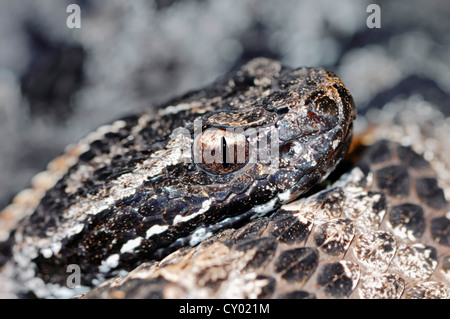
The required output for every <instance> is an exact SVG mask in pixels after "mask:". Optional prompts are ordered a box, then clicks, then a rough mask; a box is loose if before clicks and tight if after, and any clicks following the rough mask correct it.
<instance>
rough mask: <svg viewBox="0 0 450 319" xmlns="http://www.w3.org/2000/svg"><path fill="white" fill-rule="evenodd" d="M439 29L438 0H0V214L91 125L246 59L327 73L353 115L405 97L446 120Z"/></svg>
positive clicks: (449, 10)
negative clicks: (376, 22) (372, 23)
mask: <svg viewBox="0 0 450 319" xmlns="http://www.w3.org/2000/svg"><path fill="white" fill-rule="evenodd" d="M70 3H76V4H78V5H79V6H80V8H81V29H69V28H67V26H66V19H67V17H68V16H69V13H67V12H66V8H67V5H68V4H70ZM370 3H376V4H378V5H379V6H380V8H381V28H379V29H369V28H368V27H367V25H366V19H367V17H368V16H369V14H370V13H367V12H366V8H367V6H368V5H369V4H370ZM449 31H450V2H449V1H448V0H441V1H438V0H434V1H362V0H339V1H332V0H320V1H317V0H305V1H299V0H281V1H264V0H191V1H180V0H178V1H177V0H130V1H124V0H78V1H75V0H40V1H35V0H0V209H1V208H2V207H3V206H5V205H7V204H8V203H9V201H10V200H11V199H12V197H13V196H14V194H16V193H17V192H18V191H20V190H21V189H23V188H25V187H29V185H30V179H31V177H32V176H33V175H34V174H36V173H37V172H39V171H42V170H44V169H45V167H46V164H47V163H48V162H49V161H50V160H51V159H52V158H54V157H55V156H58V155H59V154H61V153H62V152H63V150H64V148H65V146H66V145H68V144H70V143H75V142H76V141H77V140H78V139H80V138H81V137H82V136H84V135H85V134H87V133H88V132H89V131H92V130H93V129H95V128H97V127H98V126H100V125H102V124H105V123H108V122H111V121H112V120H114V119H116V118H118V117H121V116H124V115H128V114H130V113H136V112H140V111H142V110H148V109H152V108H155V107H157V106H158V104H160V103H162V102H164V100H165V99H167V98H171V97H173V96H175V95H178V94H181V93H184V92H185V91H188V90H191V89H196V88H200V87H202V86H204V85H207V84H208V83H210V82H211V81H213V80H214V79H215V78H216V77H217V76H219V75H221V74H223V73H224V72H227V71H229V70H231V69H233V68H236V67H238V66H239V65H240V64H242V63H245V62H246V61H247V60H249V59H251V58H253V57H256V56H265V57H270V58H276V59H279V60H281V61H282V62H284V63H285V64H287V65H290V66H292V67H299V66H323V67H326V68H328V69H330V70H332V71H334V72H335V73H337V74H338V75H339V76H340V77H341V79H342V80H343V82H344V83H345V84H346V85H347V86H348V88H349V89H350V91H351V92H352V94H353V96H354V98H355V100H356V103H357V107H358V111H359V113H360V114H361V116H360V118H363V115H364V114H366V113H367V110H369V109H372V108H380V107H382V106H383V105H384V104H386V103H387V102H389V101H395V100H396V99H405V98H408V97H410V96H418V97H420V99H424V100H426V101H429V102H430V103H433V104H435V105H437V106H438V107H439V108H440V109H441V111H442V112H444V114H445V115H447V116H448V115H449V113H450V105H449V104H450V102H449V95H450V75H449V74H450V32H449ZM417 116H420V114H418V115H417Z"/></svg>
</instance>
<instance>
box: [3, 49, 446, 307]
mask: <svg viewBox="0 0 450 319" xmlns="http://www.w3.org/2000/svg"><path fill="white" fill-rule="evenodd" d="M355 117H356V109H355V105H354V101H353V98H352V97H351V95H350V93H349V92H348V90H347V89H346V87H345V86H344V84H342V82H341V81H340V80H339V78H338V77H337V76H336V75H334V74H333V73H331V72H329V71H327V70H325V69H321V68H305V67H302V68H298V69H291V68H288V67H285V66H283V65H282V64H281V63H279V62H278V61H274V60H269V59H263V58H259V59H255V60H252V61H250V62H248V63H247V64H245V65H244V66H242V67H241V68H239V69H238V70H236V71H234V72H231V73H230V74H227V75H225V76H223V77H222V78H219V79H218V80H217V81H216V82H214V83H213V84H212V85H211V86H209V87H207V88H204V89H201V90H198V91H194V92H190V93H187V94H186V95H184V96H182V97H180V98H176V99H174V100H171V101H169V102H168V103H166V104H165V105H163V106H162V107H161V109H160V111H159V113H158V114H157V115H156V116H150V115H149V114H143V115H137V116H130V117H127V118H123V119H121V120H118V121H116V122H114V123H112V124H110V125H107V126H104V127H102V128H100V129H99V130H97V131H96V132H94V133H92V134H90V135H88V136H87V137H86V138H85V139H84V140H82V141H81V142H80V143H78V144H76V145H74V146H71V147H69V148H68V150H67V152H66V154H65V155H63V156H61V157H60V158H58V159H56V160H55V161H53V162H52V163H51V164H50V165H49V170H48V171H47V172H44V173H43V174H41V175H39V176H38V178H36V179H35V189H34V190H33V191H31V192H30V193H27V196H25V197H26V198H27V199H26V200H24V199H20V197H19V199H17V200H16V204H13V205H11V206H10V207H9V208H7V209H6V210H5V211H4V212H3V213H2V218H3V220H4V221H5V220H8V218H7V217H8V216H15V217H14V218H12V217H10V219H11V220H13V221H11V222H10V226H9V227H7V228H8V229H11V235H10V236H9V237H8V239H7V240H6V241H5V242H4V243H3V244H2V245H3V248H2V252H3V255H4V257H3V260H6V261H4V262H3V263H4V265H3V270H2V271H3V273H4V275H3V276H7V277H8V278H9V279H10V281H11V282H13V283H14V284H12V286H13V287H14V288H12V290H13V291H14V293H16V294H17V295H19V296H20V295H21V294H22V295H23V294H26V293H27V292H30V291H31V292H32V294H34V295H36V296H38V297H64V296H73V295H76V294H79V293H81V292H85V291H89V290H91V289H92V290H91V291H90V292H88V293H87V294H85V295H84V297H86V298H96V297H101V298H135V297H137V298H144V297H146V298H148V297H153V298H211V297H213V298H229V297H236V298H349V297H350V298H447V294H448V288H449V287H450V247H449V246H450V235H449V233H450V231H449V228H450V221H449V219H448V214H447V215H446V213H447V210H448V204H447V201H446V199H445V196H444V192H443V191H442V189H441V188H439V185H438V182H437V179H436V174H435V173H434V171H433V169H432V167H431V166H430V164H429V163H428V162H427V161H426V160H425V159H424V158H423V157H422V156H421V155H419V154H417V153H416V152H414V151H413V150H412V149H411V148H410V147H407V146H403V145H401V144H398V143H395V142H391V141H387V140H380V141H378V142H375V143H373V145H372V146H371V147H370V148H368V150H367V151H366V152H365V153H364V155H363V156H362V158H361V159H358V160H357V161H356V162H357V163H356V164H352V165H351V166H350V167H349V168H348V169H347V171H346V173H345V174H340V175H338V176H333V177H331V176H330V173H331V172H332V171H333V170H334V169H335V168H336V166H337V165H338V164H339V163H340V162H341V160H342V159H343V158H344V157H345V155H346V154H347V151H348V150H349V147H350V142H351V140H352V132H353V124H352V123H353V120H354V119H355ZM329 176H330V177H331V178H330V181H329V182H326V183H322V182H323V181H324V180H326V178H327V177H329ZM318 185H319V186H318ZM30 197H31V198H32V199H29V198H30ZM5 216H6V217H5ZM17 216H19V217H20V218H19V217H17ZM18 219H20V221H19V222H17V225H16V220H18ZM68 265H77V266H78V267H79V268H80V270H81V287H79V289H72V288H68V287H67V277H68V272H67V266H68Z"/></svg>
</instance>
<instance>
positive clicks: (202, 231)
mask: <svg viewBox="0 0 450 319" xmlns="http://www.w3.org/2000/svg"><path fill="white" fill-rule="evenodd" d="M207 229H208V228H205V227H202V228H198V229H196V230H195V231H194V232H193V233H192V236H191V240H189V245H191V246H195V245H197V244H198V243H200V242H202V241H204V240H205V239H206V238H209V237H211V236H212V234H213V233H212V232H211V231H207Z"/></svg>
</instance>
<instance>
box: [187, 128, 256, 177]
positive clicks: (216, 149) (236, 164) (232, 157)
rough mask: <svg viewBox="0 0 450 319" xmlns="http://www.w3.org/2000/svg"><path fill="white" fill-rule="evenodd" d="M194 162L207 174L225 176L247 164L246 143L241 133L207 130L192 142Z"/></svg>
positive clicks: (247, 152) (214, 129) (247, 151)
mask: <svg viewBox="0 0 450 319" xmlns="http://www.w3.org/2000/svg"><path fill="white" fill-rule="evenodd" d="M193 147H194V160H195V162H196V163H197V165H199V166H200V167H201V168H202V169H204V170H205V171H207V172H210V173H214V174H219V175H225V174H229V173H232V172H235V171H237V170H239V169H240V168H242V167H244V166H245V164H246V163H247V162H248V157H249V155H248V154H249V150H248V142H247V139H246V137H245V135H244V134H243V133H239V132H236V131H234V130H223V129H216V128H209V129H207V130H205V131H204V132H202V133H201V134H200V135H199V136H197V137H196V138H195V140H194V146H193Z"/></svg>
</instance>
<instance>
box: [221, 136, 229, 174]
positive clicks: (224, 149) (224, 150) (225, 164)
mask: <svg viewBox="0 0 450 319" xmlns="http://www.w3.org/2000/svg"><path fill="white" fill-rule="evenodd" d="M227 153H228V146H227V140H226V138H225V137H223V136H222V164H223V167H224V168H228V166H229V165H228V162H227Z"/></svg>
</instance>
